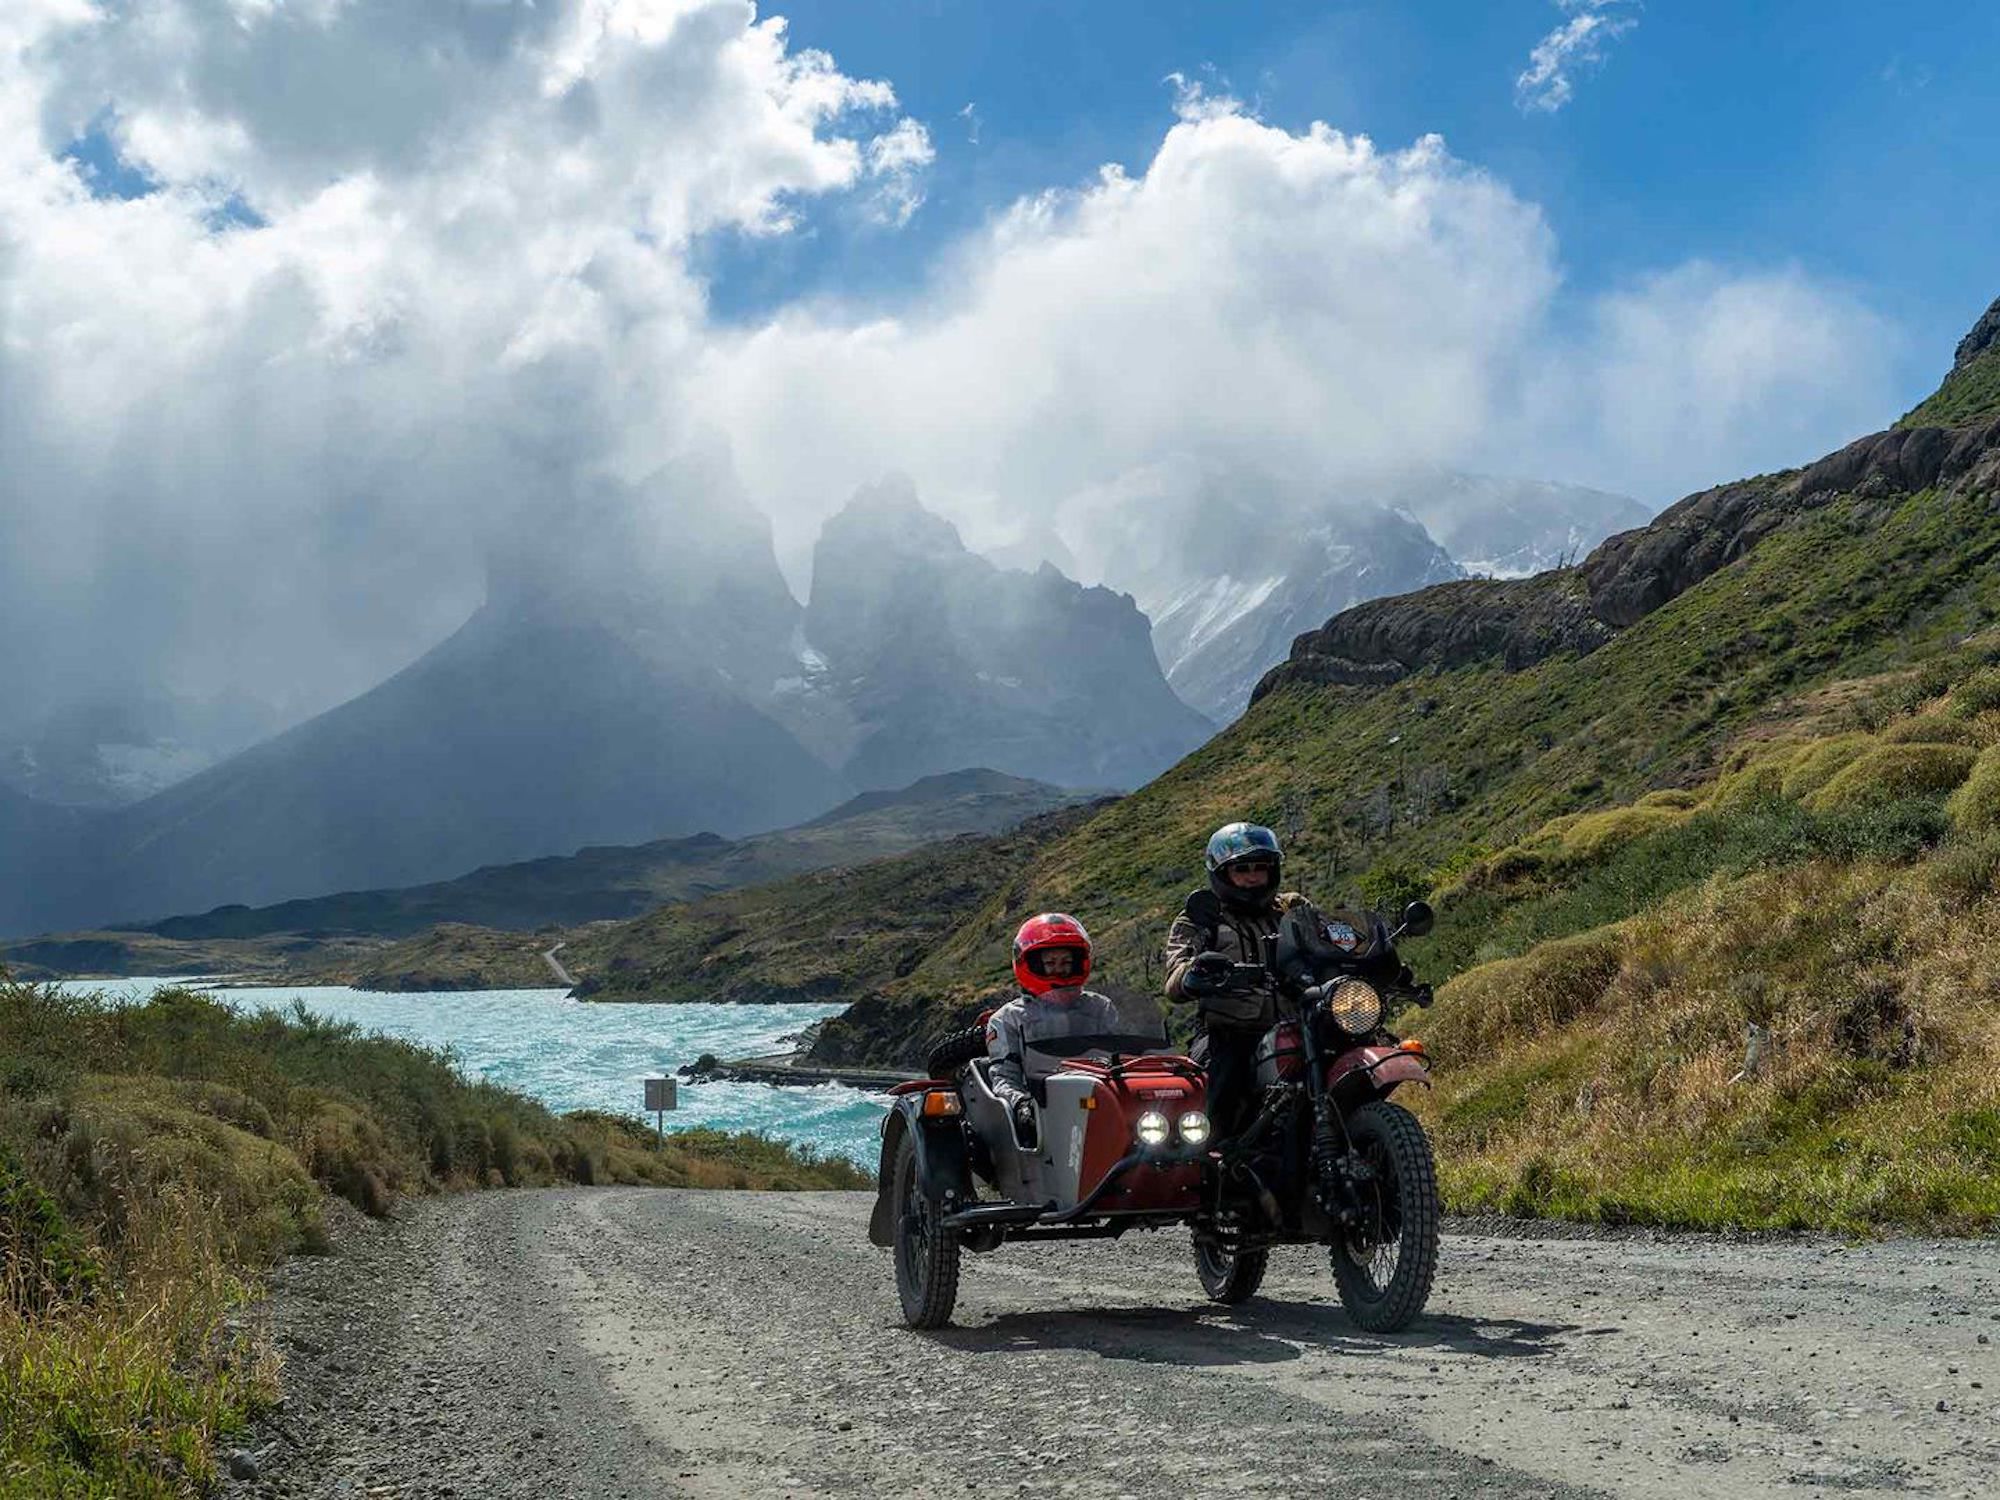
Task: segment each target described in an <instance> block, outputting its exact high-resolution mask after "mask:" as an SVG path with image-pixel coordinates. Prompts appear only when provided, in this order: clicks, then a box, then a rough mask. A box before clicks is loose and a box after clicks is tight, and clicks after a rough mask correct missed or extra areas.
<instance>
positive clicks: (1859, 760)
mask: <svg viewBox="0 0 2000 1500" xmlns="http://www.w3.org/2000/svg"><path fill="white" fill-rule="evenodd" d="M1975 759H1977V756H1976V754H1975V753H1974V752H1973V751H1972V750H1970V749H1968V748H1967V747H1966V746H1964V745H1877V746H1876V747H1875V748H1874V749H1872V750H1869V751H1867V752H1866V753H1864V754H1862V755H1860V756H1857V757H1856V758H1855V759H1854V760H1852V761H1850V762H1849V763H1848V764H1847V765H1846V766H1845V767H1843V768H1842V769H1841V770H1840V771H1839V772H1838V773H1836V774H1835V775H1834V777H1833V778H1832V779H1831V780H1830V781H1828V782H1827V783H1826V784H1825V785H1824V786H1822V787H1821V788H1820V789H1819V790H1818V791H1816V792H1814V793H1813V794H1812V795H1811V796H1810V797H1808V798H1807V799H1806V805H1807V806H1808V807H1810V808H1812V809H1813V810H1814V811H1815V812H1846V811H1855V810H1858V809H1862V808H1866V807H1869V806H1871V805H1874V804H1878V803H1883V802H1892V801H1897V800H1899V799H1902V798H1907V797H1916V796H1922V795H1924V794H1926V793H1937V792H1948V791H1950V790H1951V789H1952V788H1953V787H1955V786H1957V785H1958V784H1959V783H1960V782H1962V781H1964V780H1965V779H1966V776H1967V775H1968V774H1969V773H1970V772H1971V770H1972V763H1973V761H1974V760H1975Z"/></svg>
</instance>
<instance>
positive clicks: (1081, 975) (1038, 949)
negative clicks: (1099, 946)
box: [1014, 911, 1090, 995]
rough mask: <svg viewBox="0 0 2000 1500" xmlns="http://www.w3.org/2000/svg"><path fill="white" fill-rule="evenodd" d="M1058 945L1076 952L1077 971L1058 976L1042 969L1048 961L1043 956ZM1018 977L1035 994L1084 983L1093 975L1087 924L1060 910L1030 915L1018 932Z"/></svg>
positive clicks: (1018, 980)
mask: <svg viewBox="0 0 2000 1500" xmlns="http://www.w3.org/2000/svg"><path fill="white" fill-rule="evenodd" d="M1056 948H1067V949H1069V950H1070V952H1072V953H1074V954H1075V955H1076V968H1075V972H1073V973H1070V974H1063V975H1056V976H1052V975H1048V974H1044V973H1043V972H1042V968H1043V965H1044V963H1045V962H1046V960H1045V959H1044V958H1043V957H1042V955H1044V954H1047V953H1049V952H1050V951H1051V950H1053V949H1056ZM1014 978H1015V981H1016V982H1017V983H1019V985H1020V986H1021V988H1022V989H1024V990H1026V991H1027V992H1028V993H1029V994H1031V995H1046V994H1047V993H1048V992H1049V991H1050V990H1054V989H1070V988H1074V987H1076V986H1080V985H1081V984H1082V983H1083V982H1084V981H1085V980H1086V979H1088V978H1090V934H1089V933H1087V932H1085V931H1084V930H1083V923H1081V922H1079V921H1077V919H1076V918H1075V917H1066V916H1064V915H1063V914H1062V913H1061V912H1059V911H1045V912H1043V913H1042V914H1041V915H1040V916H1038V917H1030V918H1028V920H1027V921H1025V922H1023V923H1022V924H1021V930H1020V931H1019V932H1017V933H1015V934H1014Z"/></svg>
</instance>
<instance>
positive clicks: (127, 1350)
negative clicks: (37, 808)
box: [0, 979, 863, 1496]
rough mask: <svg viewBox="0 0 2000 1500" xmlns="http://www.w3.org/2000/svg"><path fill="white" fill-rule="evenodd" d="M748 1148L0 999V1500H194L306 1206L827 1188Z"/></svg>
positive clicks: (277, 1043) (156, 1004)
mask: <svg viewBox="0 0 2000 1500" xmlns="http://www.w3.org/2000/svg"><path fill="white" fill-rule="evenodd" d="M862 1180H863V1179H862V1177H861V1174H860V1173H858V1172H857V1171H855V1169H854V1168H852V1167H851V1166H849V1165H848V1164H847V1163H845V1162H842V1161H831V1160H830V1161H819V1160H817V1159H815V1158H812V1157H810V1156H800V1155H798V1154H797V1153H795V1152H793V1151H791V1150H789V1149H788V1148H786V1147H784V1146H782V1145H778V1144H775V1143H773V1142H769V1141H765V1140H762V1139H759V1138H757V1137H752V1136H724V1135H720V1134H718V1133H715V1132H690V1133H686V1134H682V1135H678V1136H674V1137H671V1138H669V1141H668V1144H667V1145H666V1146H665V1147H664V1148H662V1147H660V1146H657V1145H655V1144H654V1143H653V1141H652V1138H651V1136H650V1133H649V1132H648V1131H646V1130H645V1129H644V1128H643V1127H641V1126H639V1125H638V1124H636V1123H634V1122H628V1121H625V1120H622V1119H619V1118H616V1117H612V1116H606V1115H571V1116H566V1117H561V1118H558V1117H557V1116H554V1115H552V1114H550V1113H549V1112H548V1111H547V1110H545V1109H543V1108H542V1107H541V1106H539V1105H537V1104H535V1103H533V1102H532V1101H530V1100H528V1099H525V1098H523V1097H521V1096H520V1095H517V1094H512V1093H509V1092H507V1091H505V1090H502V1089H498V1088H493V1087H491V1086H488V1085H484V1084H478V1083H472V1082H469V1081H467V1080H466V1079H465V1078H464V1077H463V1076H462V1075H460V1074H459V1073H458V1072H457V1071H456V1070H455V1069H454V1068H453V1067H452V1065H451V1064H450V1063H449V1061H448V1060H447V1059H446V1058H444V1057H442V1056H440V1055H438V1054H436V1053H433V1052H428V1051H425V1050H423V1049H421V1048H417V1047H413V1046H411V1045H409V1044H407V1043H404V1042H398V1041H390V1040H386V1039H382V1038H378V1037H366V1036H362V1035H360V1034H359V1033H358V1032H357V1031H356V1030H355V1028H353V1027H351V1026H347V1025H341V1024H334V1023H329V1022H325V1021H321V1020H317V1019H315V1018H313V1017H310V1016H308V1015H305V1014H303V1013H299V1014H296V1015H293V1016H289V1017H286V1016H276V1015H268V1014H259V1015H237V1014H236V1013H234V1012H232V1011H231V1010H229V1009H228V1008H227V1007H226V1006H224V1005H221V1004H219V1003H217V1002H216V1001H214V1000H211V999H208V998H205V997H202V996H199V995H196V994H193V993H191V992H187V991H171V990H170V991H162V992H161V993H160V994H159V995H157V996H156V997H155V998H154V999H153V1000H151V1001H150V1002H148V1003H146V1004H144V1005H136V1006H127V1007H122V1008H114V1007H108V1006H105V1005H102V1004H100V1003H98V1002H96V1001H93V1000H85V999H78V998H74V997H68V996H64V995H61V994H58V993H56V992H55V991H53V990H50V989H46V988H38V987H34V986H26V985H18V984H13V983H11V982H6V981H4V979H0V1490H4V1492H6V1493H9V1494H15V1493H20V1494H36V1495H40V1494H79V1495H91V1494H101V1495H118V1496H127V1495H152V1494H199V1493H203V1492H205V1491H206V1489H207V1488H208V1487H209V1486H210V1484H211V1483H212V1482H213V1480H214V1478H215V1466H214V1461H213V1457H212V1449H213V1446H214V1444H215V1443H216V1442H217V1441H218V1440H220V1439H222V1438H225V1437H227V1436H228V1435H229V1434H231V1433H233V1432H235V1431H237V1430H239V1429H240V1428H241V1427H242V1426H243V1425H244V1424H245V1423H246V1422H247V1421H248V1420H249V1419H250V1417H251V1416H252V1415H253V1414H254V1413H255V1412H256V1411H257V1410H258V1409H259V1408H260V1407H262V1406H264V1405H266V1404H268V1403H269V1402H270V1401H272V1400H273V1399H274V1398H275V1397H276V1395H277V1378H276V1376H277V1372H276V1368H275V1364H274V1362H273V1360H272V1358H271V1356H270V1353H269V1351H268V1350H266V1349H265V1348H264V1347H262V1345H260V1344H259V1342H258V1341H257V1339H256V1338H255V1336H254V1335H253V1334H251V1333H249V1332H247V1331H246V1330H245V1327H244V1325H243V1324H242V1321H241V1320H240V1319H239V1318H238V1317H237V1316H236V1314H237V1312H238V1310H239V1309H240V1308H241V1306H242V1305H243V1304H244V1303H245V1302H246V1301H247V1300H248V1299H249V1298H250V1297H251V1296H252V1295H253V1293H254V1287H255V1283H256V1276H257V1273H258V1270H259V1269H260V1268H261V1267H263V1266H265V1265H268V1264H269V1263H270V1261H271V1260H272V1259H273V1258H275V1257H276V1256H279V1255H281V1254H283V1253H286V1252H288V1251H293V1250H301V1249H303V1250H315V1249H320V1248H324V1246H325V1231H324V1228H323V1223H324V1217H323V1215H324V1206H325V1204H326V1203H327V1202H328V1200H329V1198H336V1197H337V1198H341V1199H345V1200H346V1201H347V1202H349V1203H351V1204H353V1205H354V1206H356V1207H358V1208H359V1209H361V1210H363V1211H365V1212H367V1213H371V1214H382V1213H385V1212H388V1211H389V1209H390V1208H391V1206H392V1205H393V1204H394V1202H395V1200H396V1199H397V1198H398V1197H399V1196H401V1195H404V1194H410V1193H421V1192H431V1191H437V1190H440V1189H446V1188H471V1187H484V1186H495V1187H497V1186H503V1185H507V1186H512V1185H525V1184H542V1183H553V1182H584V1183H591V1182H630V1183H660V1184H673V1185H684V1186H696V1187H753V1186H756V1187H851V1186H856V1185H859V1184H860V1183H861V1181H862Z"/></svg>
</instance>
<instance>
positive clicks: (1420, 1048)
mask: <svg viewBox="0 0 2000 1500" xmlns="http://www.w3.org/2000/svg"><path fill="white" fill-rule="evenodd" d="M1402 1047H1403V1050H1404V1051H1405V1052H1414V1053H1416V1054H1417V1056H1419V1057H1428V1056H1430V1054H1429V1053H1428V1052H1426V1051H1424V1044H1423V1043H1422V1042H1420V1041H1418V1040H1417V1039H1416V1038H1415V1037H1406V1038H1405V1039H1404V1040H1403V1043H1402Z"/></svg>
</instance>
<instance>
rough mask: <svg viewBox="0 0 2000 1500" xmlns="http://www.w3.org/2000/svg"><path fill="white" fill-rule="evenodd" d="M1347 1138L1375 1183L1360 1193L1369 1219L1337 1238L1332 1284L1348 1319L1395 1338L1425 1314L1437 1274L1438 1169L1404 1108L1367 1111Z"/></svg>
mask: <svg viewBox="0 0 2000 1500" xmlns="http://www.w3.org/2000/svg"><path fill="white" fill-rule="evenodd" d="M1347 1131H1348V1137H1349V1139H1351V1140H1352V1141H1353V1142H1354V1149H1355V1151H1356V1152H1357V1153H1358V1154H1359V1155H1360V1157H1361V1159H1362V1160H1363V1161H1365V1162H1367V1163H1368V1165H1369V1166H1370V1167H1371V1168H1373V1169H1374V1180H1373V1181H1372V1182H1367V1183H1362V1184H1359V1185H1358V1186H1357V1189H1356V1191H1357V1192H1358V1193H1359V1195H1360V1197H1361V1200H1362V1203H1363V1204H1364V1205H1365V1207H1366V1208H1367V1218H1366V1219H1365V1220H1364V1221H1363V1222H1362V1223H1361V1224H1358V1225H1356V1226H1355V1227H1354V1228H1352V1229H1348V1230H1342V1231H1337V1232H1336V1235H1335V1238H1334V1242H1333V1252H1332V1259H1333V1277H1334V1280H1335V1281H1337V1282H1339V1283H1340V1300H1341V1303H1342V1304H1343V1305H1344V1306H1345V1307H1346V1308H1347V1314H1348V1316H1349V1317H1351V1318H1353V1319H1354V1321H1355V1322H1357V1323H1359V1324H1360V1325H1361V1326H1362V1327H1363V1328H1365V1329H1367V1330H1368V1331H1369V1332H1370V1333H1394V1332H1396V1331H1397V1330H1398V1329H1402V1328H1407V1327H1408V1326H1409V1325H1410V1323H1411V1322H1412V1321H1413V1320H1414V1319H1415V1318H1416V1316H1417V1314H1418V1313H1420V1312H1422V1311H1423V1310H1424V1303H1425V1302H1426V1301H1428V1300H1429V1299H1430V1295H1431V1279H1432V1278H1433V1277H1434V1276H1436V1275H1437V1259H1438V1217H1439V1209H1438V1185H1437V1165H1436V1163H1435V1162H1434V1161H1433V1160H1432V1158H1431V1143H1430V1137H1429V1136H1427V1135H1425V1134H1424V1127H1423V1126H1422V1125H1421V1124H1419V1123H1418V1121H1417V1117H1416V1116H1415V1115H1413V1114H1411V1113H1410V1112H1409V1111H1408V1110H1407V1109H1404V1108H1403V1106H1402V1105H1400V1104H1391V1103H1389V1102H1388V1101H1387V1100H1386V1099H1382V1100H1377V1101H1376V1102H1374V1103H1373V1104H1364V1105H1362V1106H1361V1108H1359V1109H1357V1110H1356V1111H1355V1112H1354V1117H1353V1119H1351V1120H1349V1121H1348V1122H1347Z"/></svg>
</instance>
